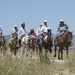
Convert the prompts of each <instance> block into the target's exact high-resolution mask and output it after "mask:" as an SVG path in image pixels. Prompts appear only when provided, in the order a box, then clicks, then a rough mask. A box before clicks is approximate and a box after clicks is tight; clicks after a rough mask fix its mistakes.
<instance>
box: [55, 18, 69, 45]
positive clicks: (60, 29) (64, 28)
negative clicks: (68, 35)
mask: <svg viewBox="0 0 75 75" xmlns="http://www.w3.org/2000/svg"><path fill="white" fill-rule="evenodd" d="M68 29H69V27H68V26H67V24H65V23H64V20H63V19H60V24H59V27H58V29H57V35H56V41H55V44H57V42H58V40H59V36H60V35H62V34H63V33H64V32H67V31H68Z"/></svg>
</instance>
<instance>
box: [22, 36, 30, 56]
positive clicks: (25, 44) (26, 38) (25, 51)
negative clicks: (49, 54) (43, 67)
mask: <svg viewBox="0 0 75 75" xmlns="http://www.w3.org/2000/svg"><path fill="white" fill-rule="evenodd" d="M28 44H29V36H28V35H25V36H24V37H23V38H22V40H21V45H22V55H24V54H25V55H26V56H28V49H29V45H28Z"/></svg>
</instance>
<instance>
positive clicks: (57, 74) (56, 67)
mask: <svg viewBox="0 0 75 75" xmlns="http://www.w3.org/2000/svg"><path fill="white" fill-rule="evenodd" d="M53 55H54V51H53V53H52V54H50V53H48V54H45V53H43V54H42V55H40V58H39V57H38V56H37V57H38V58H36V59H33V58H31V57H18V56H15V57H10V56H7V55H6V56H0V75H73V74H74V75H75V50H70V51H69V59H68V60H66V53H65V51H64V60H62V61H65V62H64V63H62V62H61V63H59V62H60V61H61V60H59V62H56V61H54V60H57V58H54V57H53Z"/></svg>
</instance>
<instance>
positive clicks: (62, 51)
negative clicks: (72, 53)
mask: <svg viewBox="0 0 75 75" xmlns="http://www.w3.org/2000/svg"><path fill="white" fill-rule="evenodd" d="M61 59H62V60H63V50H62V49H61Z"/></svg>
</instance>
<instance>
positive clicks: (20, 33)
mask: <svg viewBox="0 0 75 75" xmlns="http://www.w3.org/2000/svg"><path fill="white" fill-rule="evenodd" d="M27 33H28V30H27V28H26V27H25V23H22V24H21V28H20V29H19V30H18V40H19V46H21V39H22V38H23V37H24V36H25V35H26V34H27Z"/></svg>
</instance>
